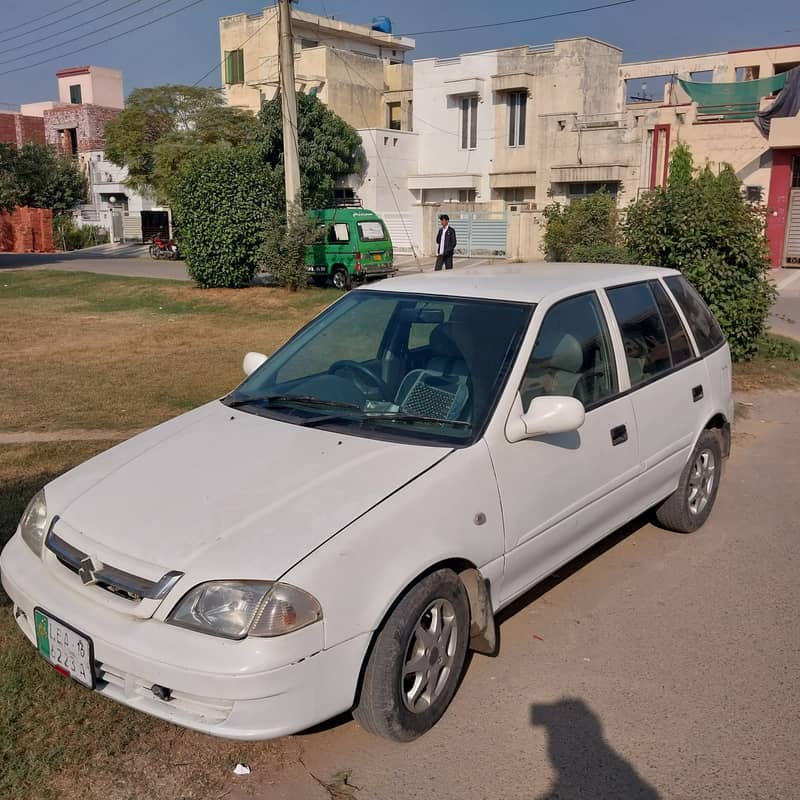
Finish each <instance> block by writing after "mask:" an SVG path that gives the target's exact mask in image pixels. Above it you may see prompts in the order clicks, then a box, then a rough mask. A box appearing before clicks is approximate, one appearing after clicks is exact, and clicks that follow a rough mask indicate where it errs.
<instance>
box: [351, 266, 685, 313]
mask: <svg viewBox="0 0 800 800" xmlns="http://www.w3.org/2000/svg"><path fill="white" fill-rule="evenodd" d="M678 274H680V273H679V272H678V271H677V270H674V269H666V268H664V267H644V266H640V265H632V264H569V263H561V262H560V263H553V262H545V261H542V262H537V263H528V264H512V263H504V262H501V263H498V264H486V265H483V266H476V267H463V268H461V269H455V270H443V271H439V272H420V273H417V274H412V275H403V276H401V277H397V278H392V279H391V280H383V281H379V282H377V283H374V284H371V285H370V286H369V287H368V288H367V289H366V291H377V292H381V291H383V292H412V293H419V294H435V295H450V296H453V297H475V298H485V299H492V300H515V301H521V302H528V303H539V302H541V301H542V300H544V299H546V298H547V297H550V296H553V295H564V294H567V293H575V294H577V293H579V292H585V291H590V290H592V289H597V288H600V287H604V286H605V287H607V286H616V285H619V284H624V283H632V282H634V281H645V280H652V279H653V278H659V277H664V276H667V275H678Z"/></svg>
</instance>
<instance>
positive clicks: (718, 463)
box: [656, 430, 722, 533]
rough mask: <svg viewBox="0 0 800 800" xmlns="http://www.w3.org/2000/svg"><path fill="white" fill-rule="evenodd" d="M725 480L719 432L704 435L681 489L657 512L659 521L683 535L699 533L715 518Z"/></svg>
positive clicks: (712, 431)
mask: <svg viewBox="0 0 800 800" xmlns="http://www.w3.org/2000/svg"><path fill="white" fill-rule="evenodd" d="M721 476H722V449H721V447H720V441H719V436H718V434H717V432H716V431H715V430H706V431H703V433H702V434H701V435H700V438H699V439H698V441H697V445H696V446H695V448H694V450H693V451H692V455H691V456H690V457H689V460H688V461H687V463H686V466H685V467H684V468H683V472H682V473H681V479H680V482H679V483H678V488H677V489H676V490H675V491H674V492H673V493H672V494H671V495H670V496H669V497H668V498H667V499H666V500H665V501H664V502H663V503H662V504H661V505H660V506H659V507H658V508H657V509H656V518H657V519H658V521H659V522H660V523H661V524H662V525H663V526H664V527H665V528H667V529H669V530H672V531H677V532H679V533H691V532H692V531H696V530H697V529H698V528H699V527H700V526H701V525H702V524H703V523H704V522H705V521H706V520H707V519H708V516H709V514H711V509H712V508H713V506H714V501H715V500H716V499H717V491H718V490H719V481H720V477H721Z"/></svg>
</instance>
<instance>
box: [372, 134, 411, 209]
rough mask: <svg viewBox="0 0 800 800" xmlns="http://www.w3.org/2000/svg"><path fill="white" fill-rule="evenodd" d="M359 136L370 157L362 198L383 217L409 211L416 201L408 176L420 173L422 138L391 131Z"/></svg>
mask: <svg viewBox="0 0 800 800" xmlns="http://www.w3.org/2000/svg"><path fill="white" fill-rule="evenodd" d="M358 133H359V135H360V136H361V141H362V142H363V145H364V153H365V154H366V156H367V171H366V173H365V174H364V180H363V182H362V183H361V185H360V186H359V187H358V196H359V197H360V198H361V199H362V201H363V202H364V205H365V206H366V207H367V208H371V209H372V210H373V211H376V212H377V213H379V214H380V213H381V212H382V211H398V210H400V211H409V210H410V208H411V206H413V205H414V203H415V198H414V194H413V192H410V191H409V190H408V176H409V175H410V174H413V173H414V172H416V170H417V159H418V152H417V144H418V142H419V134H417V133H410V132H408V131H393V130H389V129H388V128H362V129H360V130H359V131H358Z"/></svg>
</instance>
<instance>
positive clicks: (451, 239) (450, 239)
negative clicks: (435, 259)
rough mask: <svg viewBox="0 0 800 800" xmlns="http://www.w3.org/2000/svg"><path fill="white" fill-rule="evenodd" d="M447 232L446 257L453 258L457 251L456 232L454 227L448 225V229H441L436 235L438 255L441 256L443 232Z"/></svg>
mask: <svg viewBox="0 0 800 800" xmlns="http://www.w3.org/2000/svg"><path fill="white" fill-rule="evenodd" d="M443 230H446V231H447V234H446V235H447V238H446V239H445V241H444V253H443V254H442V255H444V256H451V255H453V251H454V250H455V249H456V232H455V231H454V230H453V228H452V226H450V225H448V226H447V228H446V229H445V228H439V230H438V232H437V234H436V255H437V256H438V255H439V242H440V241H441V240H442V231H443Z"/></svg>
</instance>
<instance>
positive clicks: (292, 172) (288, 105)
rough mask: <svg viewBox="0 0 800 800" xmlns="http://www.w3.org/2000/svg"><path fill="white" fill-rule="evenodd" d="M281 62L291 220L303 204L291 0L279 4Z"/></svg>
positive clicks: (284, 163)
mask: <svg viewBox="0 0 800 800" xmlns="http://www.w3.org/2000/svg"><path fill="white" fill-rule="evenodd" d="M278 26H279V34H280V38H279V40H278V58H279V61H280V78H281V80H280V85H281V113H282V115H283V167H284V181H285V186H286V215H287V219H288V217H289V214H290V212H291V210H292V208H295V209H297V210H298V211H300V210H302V206H301V204H300V159H299V157H298V154H297V97H296V96H295V91H294V43H293V40H292V11H291V0H279V2H278Z"/></svg>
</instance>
